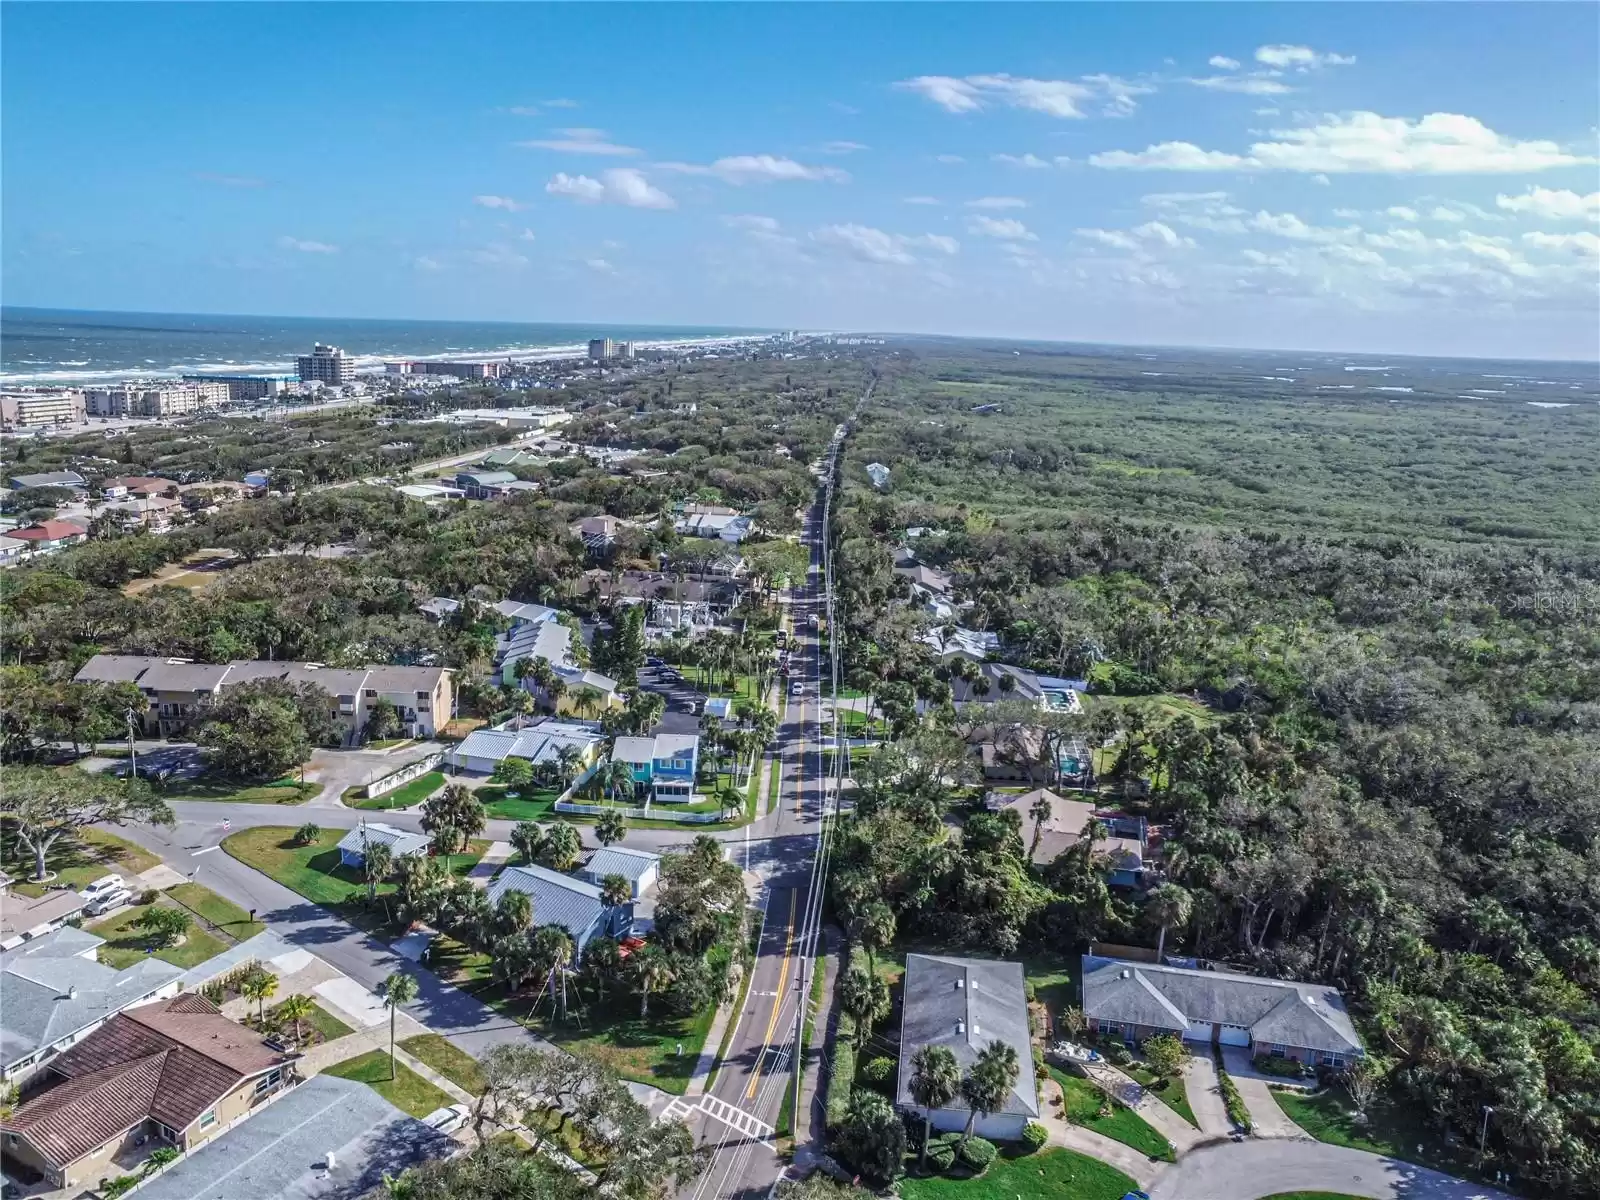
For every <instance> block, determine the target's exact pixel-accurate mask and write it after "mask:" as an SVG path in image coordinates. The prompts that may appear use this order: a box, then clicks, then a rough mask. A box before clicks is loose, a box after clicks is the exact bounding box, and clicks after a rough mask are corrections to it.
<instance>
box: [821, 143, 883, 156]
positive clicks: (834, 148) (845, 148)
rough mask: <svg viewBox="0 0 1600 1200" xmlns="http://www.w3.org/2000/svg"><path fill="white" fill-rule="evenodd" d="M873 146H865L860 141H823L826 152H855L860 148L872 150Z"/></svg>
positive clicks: (824, 151)
mask: <svg viewBox="0 0 1600 1200" xmlns="http://www.w3.org/2000/svg"><path fill="white" fill-rule="evenodd" d="M871 148H872V147H870V146H863V145H862V144H861V143H860V142H823V143H822V152H823V153H824V154H854V153H856V151H858V150H870V149H871Z"/></svg>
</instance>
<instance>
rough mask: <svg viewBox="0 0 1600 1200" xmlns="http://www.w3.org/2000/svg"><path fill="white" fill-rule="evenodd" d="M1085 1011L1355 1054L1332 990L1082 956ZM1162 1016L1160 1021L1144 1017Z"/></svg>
mask: <svg viewBox="0 0 1600 1200" xmlns="http://www.w3.org/2000/svg"><path fill="white" fill-rule="evenodd" d="M1157 1001H1159V1003H1157ZM1167 1010H1170V1011H1167ZM1083 1012H1084V1015H1085V1016H1086V1017H1091V1018H1099V1019H1101V1020H1107V1021H1119V1022H1125V1023H1128V1024H1137V1025H1155V1026H1158V1027H1161V1028H1165V1029H1177V1028H1184V1027H1186V1026H1187V1024H1188V1023H1189V1022H1203V1023H1208V1024H1220V1025H1238V1026H1242V1027H1244V1028H1246V1029H1248V1030H1250V1036H1251V1037H1252V1038H1253V1039H1254V1040H1255V1041H1258V1042H1275V1043H1278V1044H1281V1045H1285V1046H1301V1047H1304V1048H1306V1049H1308V1050H1325V1051H1330V1052H1333V1053H1338V1054H1352V1053H1358V1052H1359V1051H1360V1050H1361V1039H1360V1037H1359V1036H1358V1035H1357V1034H1356V1030H1355V1026H1354V1025H1353V1024H1351V1021H1350V1014H1349V1013H1348V1012H1346V1011H1345V1007H1344V997H1342V996H1341V995H1340V994H1339V991H1338V989H1337V988H1331V987H1328V986H1326V985H1324V984H1320V983H1299V982H1296V981H1294V980H1289V979H1261V978H1258V977H1256V976H1254V975H1236V974H1234V973H1233V972H1231V971H1201V970H1194V969H1190V968H1187V967H1168V966H1156V965H1155V964H1153V963H1137V962H1124V961H1122V960H1120V959H1115V958H1101V957H1098V956H1097V955H1092V954H1086V955H1084V956H1083ZM1161 1013H1164V1014H1165V1019H1161V1020H1145V1019H1144V1015H1150V1014H1161ZM1141 1014H1143V1015H1141ZM1180 1021H1181V1023H1180Z"/></svg>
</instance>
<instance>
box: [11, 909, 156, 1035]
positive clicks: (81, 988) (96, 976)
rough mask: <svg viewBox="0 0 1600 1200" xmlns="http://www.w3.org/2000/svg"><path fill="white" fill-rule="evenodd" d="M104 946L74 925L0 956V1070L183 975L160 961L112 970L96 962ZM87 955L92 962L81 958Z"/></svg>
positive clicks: (150, 994)
mask: <svg viewBox="0 0 1600 1200" xmlns="http://www.w3.org/2000/svg"><path fill="white" fill-rule="evenodd" d="M103 942H104V939H103V938H98V937H96V936H95V935H94V934H92V933H85V932H84V931H83V930H81V929H73V928H72V927H71V926H70V925H69V926H64V927H63V928H61V929H57V930H55V931H54V932H52V933H47V934H45V935H44V936H43V937H37V938H34V939H33V940H32V941H28V942H24V943H23V944H22V945H20V946H18V947H17V948H16V949H14V950H8V951H6V952H5V953H4V954H0V1065H5V1066H9V1065H10V1064H11V1063H14V1062H16V1061H17V1060H18V1059H19V1058H26V1057H28V1055H30V1054H32V1053H33V1052H34V1051H35V1050H38V1049H39V1048H40V1047H42V1046H48V1045H50V1044H51V1043H53V1042H57V1041H60V1040H61V1039H62V1038H64V1037H66V1036H67V1035H68V1034H70V1033H73V1032H76V1031H77V1030H79V1029H82V1028H84V1027H85V1026H87V1025H92V1024H94V1023H95V1022H96V1021H100V1020H104V1019H105V1018H106V1017H109V1016H111V1015H113V1014H114V1013H117V1012H120V1011H121V1010H122V1009H124V1008H126V1007H128V1005H130V1004H133V1003H136V1002H137V1001H139V1000H143V999H145V998H146V997H149V996H152V995H154V994H155V993H156V992H158V991H160V990H161V989H162V988H163V987H165V986H166V985H167V984H169V983H171V982H172V981H173V980H175V979H178V978H180V977H181V976H182V975H183V968H182V967H175V966H173V965H172V964H171V963H168V962H162V961H161V960H160V959H159V958H147V959H143V960H142V961H140V962H137V963H135V964H134V965H133V966H131V967H128V968H126V969H125V970H121V971H115V970H112V969H111V968H110V967H107V966H103V965H102V964H100V963H98V962H95V961H94V959H93V957H92V951H93V950H94V949H95V948H96V947H97V946H100V945H101V944H102V943H103ZM86 951H87V952H91V957H89V958H81V957H79V956H80V955H82V954H83V953H85V952H86ZM73 989H76V992H74V990H73Z"/></svg>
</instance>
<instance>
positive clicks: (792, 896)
mask: <svg viewBox="0 0 1600 1200" xmlns="http://www.w3.org/2000/svg"><path fill="white" fill-rule="evenodd" d="M799 902H800V889H799V888H792V889H790V891H789V928H788V929H786V930H784V933H783V961H782V962H781V963H779V964H778V991H777V994H776V995H774V996H773V997H772V1016H771V1017H770V1018H768V1020H767V1036H766V1037H764V1038H763V1039H762V1040H761V1053H760V1054H758V1055H756V1069H755V1070H754V1071H752V1072H750V1086H749V1087H748V1088H746V1089H745V1093H744V1098H745V1099H746V1100H753V1099H755V1094H756V1084H757V1083H759V1082H760V1080H761V1065H762V1064H763V1063H764V1062H766V1061H767V1048H768V1047H770V1046H771V1045H772V1031H773V1030H774V1029H776V1028H777V1027H778V1008H779V1007H780V1006H781V1005H782V1004H783V991H784V981H785V980H787V979H788V978H789V953H790V951H791V950H792V949H793V948H794V912H795V908H796V907H797V906H798V904H799Z"/></svg>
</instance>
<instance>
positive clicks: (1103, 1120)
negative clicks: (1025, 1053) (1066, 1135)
mask: <svg viewBox="0 0 1600 1200" xmlns="http://www.w3.org/2000/svg"><path fill="white" fill-rule="evenodd" d="M1048 1070H1049V1072H1050V1077H1051V1078H1052V1079H1054V1080H1055V1081H1056V1082H1057V1083H1059V1084H1060V1085H1061V1095H1062V1097H1063V1100H1064V1103H1063V1105H1062V1109H1061V1115H1062V1116H1063V1117H1064V1118H1065V1119H1067V1120H1068V1121H1071V1122H1072V1123H1073V1124H1074V1125H1082V1126H1083V1127H1084V1128H1085V1129H1091V1130H1093V1131H1094V1132H1095V1133H1098V1134H1101V1135H1102V1136H1104V1137H1108V1138H1111V1139H1112V1140H1113V1141H1117V1142H1121V1143H1122V1144H1123V1145H1124V1146H1132V1147H1133V1148H1134V1149H1135V1150H1137V1151H1139V1153H1141V1154H1147V1155H1149V1156H1150V1157H1151V1158H1158V1159H1161V1160H1162V1161H1164V1162H1172V1161H1173V1154H1172V1148H1171V1147H1170V1146H1168V1145H1167V1139H1166V1138H1164V1137H1162V1136H1161V1134H1159V1133H1157V1132H1156V1130H1155V1129H1154V1128H1152V1127H1151V1125H1150V1123H1149V1122H1147V1121H1146V1120H1145V1119H1144V1118H1143V1117H1141V1116H1140V1115H1139V1114H1138V1113H1136V1112H1134V1111H1133V1110H1132V1109H1131V1108H1125V1107H1124V1106H1122V1105H1121V1104H1112V1105H1111V1115H1110V1116H1105V1117H1102V1116H1100V1109H1101V1106H1102V1105H1103V1104H1104V1103H1105V1102H1106V1096H1105V1094H1104V1093H1103V1092H1101V1090H1100V1089H1099V1088H1097V1087H1095V1086H1094V1084H1092V1083H1090V1082H1089V1081H1088V1080H1087V1079H1082V1078H1079V1077H1078V1076H1076V1075H1069V1074H1067V1073H1066V1072H1065V1071H1060V1070H1057V1069H1056V1068H1055V1067H1049V1068H1048Z"/></svg>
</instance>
